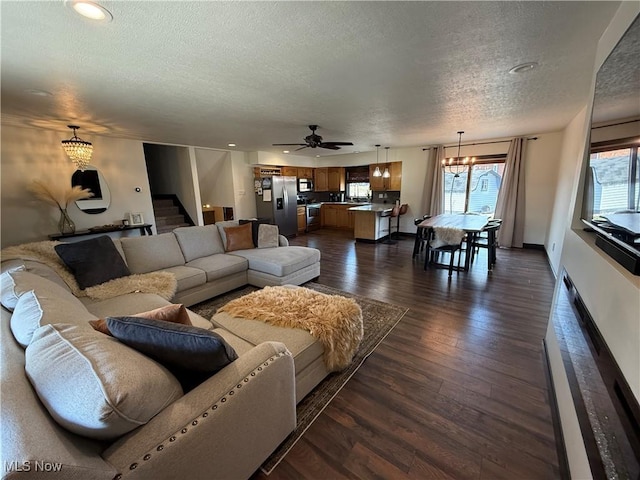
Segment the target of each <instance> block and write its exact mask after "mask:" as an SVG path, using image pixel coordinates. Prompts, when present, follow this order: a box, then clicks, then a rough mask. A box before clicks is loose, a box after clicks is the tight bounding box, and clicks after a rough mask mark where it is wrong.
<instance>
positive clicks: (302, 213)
mask: <svg viewBox="0 0 640 480" xmlns="http://www.w3.org/2000/svg"><path fill="white" fill-rule="evenodd" d="M306 230H307V207H304V206H303V207H298V233H304V232H305V231H306Z"/></svg>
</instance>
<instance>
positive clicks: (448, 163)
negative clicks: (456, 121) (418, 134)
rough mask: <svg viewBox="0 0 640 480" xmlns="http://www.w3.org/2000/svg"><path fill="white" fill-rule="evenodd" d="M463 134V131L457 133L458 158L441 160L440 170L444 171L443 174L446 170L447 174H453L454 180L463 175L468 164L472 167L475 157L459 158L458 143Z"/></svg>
mask: <svg viewBox="0 0 640 480" xmlns="http://www.w3.org/2000/svg"><path fill="white" fill-rule="evenodd" d="M463 133H464V132H463V131H460V132H458V156H457V157H451V158H448V159H445V158H443V159H442V169H443V170H445V172H446V171H447V170H448V171H449V173H452V174H453V177H454V178H458V177H459V176H460V174H461V173H464V172H465V171H466V170H467V167H468V166H469V163H471V164H472V165H473V163H474V162H475V161H476V157H471V158H469V157H464V158H463V157H461V156H460V143H461V142H462V134H463Z"/></svg>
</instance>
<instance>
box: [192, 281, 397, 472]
mask: <svg viewBox="0 0 640 480" xmlns="http://www.w3.org/2000/svg"><path fill="white" fill-rule="evenodd" d="M303 286H304V287H307V288H310V289H312V290H315V291H317V292H320V293H326V294H328V295H342V296H345V297H348V298H353V299H354V300H355V301H356V302H358V305H360V308H361V309H362V320H363V324H364V337H363V338H362V342H361V343H360V347H359V348H358V351H357V352H356V354H355V356H354V358H353V361H352V362H351V365H349V366H348V367H347V368H346V369H344V370H343V371H341V372H336V373H332V374H330V375H328V376H327V377H326V378H325V379H324V380H323V381H322V382H320V384H318V386H317V387H316V388H315V389H314V390H313V391H312V392H311V393H309V395H307V396H306V397H305V398H304V399H303V400H302V401H301V402H300V403H299V404H298V406H297V409H296V413H297V425H296V428H295V430H294V431H293V432H292V433H291V434H290V435H289V436H288V437H287V438H286V439H285V440H284V442H282V443H281V444H280V446H279V447H278V448H277V449H276V450H275V451H274V452H273V453H272V454H271V456H270V457H269V458H268V459H267V460H266V461H265V462H264V463H263V464H262V466H261V467H260V469H261V470H262V472H263V473H264V474H266V475H269V474H270V473H271V472H272V471H273V469H274V468H275V467H276V466H277V465H278V464H279V463H280V462H281V461H282V459H283V458H284V456H285V455H286V454H287V452H288V451H289V450H291V448H292V447H293V446H294V445H295V444H296V442H297V441H298V440H299V439H300V437H302V434H304V432H305V431H306V430H307V429H308V428H309V427H310V426H311V424H312V423H313V421H314V420H315V419H316V418H317V417H318V415H320V413H322V411H323V410H324V409H325V408H326V406H327V405H329V402H330V401H331V400H332V399H333V397H335V396H336V395H337V394H338V392H339V391H340V389H342V387H343V386H344V385H345V384H346V383H347V381H348V380H349V379H350V378H351V377H352V376H353V374H354V373H355V372H356V371H357V370H358V368H359V367H360V365H362V363H363V362H364V361H365V360H366V358H367V357H368V356H369V355H371V353H372V352H373V351H374V350H375V348H376V347H377V346H378V345H379V344H380V342H382V340H384V338H385V337H386V336H387V335H388V334H389V332H391V330H393V327H395V326H396V324H397V323H398V322H399V321H400V320H401V319H402V317H403V316H404V314H405V313H407V310H408V309H407V308H403V307H399V306H397V305H391V304H389V303H384V302H379V301H377V300H373V299H370V298H366V297H361V296H358V295H353V294H351V293H347V292H343V291H341V290H336V289H335V288H331V287H327V286H325V285H321V284H319V283H314V282H309V283H306V284H304V285H303ZM255 290H258V289H257V288H256V287H251V286H247V287H244V288H241V289H239V290H234V291H233V292H229V293H228V294H226V295H222V296H220V297H217V298H214V299H212V300H208V301H206V302H202V303H198V304H196V305H193V306H191V307H189V308H190V309H191V310H193V311H194V312H196V313H198V314H199V315H201V316H203V317H204V318H211V317H212V316H213V314H214V313H216V311H217V309H218V308H220V307H221V306H222V305H224V304H226V303H227V302H229V301H231V300H233V299H235V298H238V297H241V296H243V295H246V294H248V293H251V292H253V291H255Z"/></svg>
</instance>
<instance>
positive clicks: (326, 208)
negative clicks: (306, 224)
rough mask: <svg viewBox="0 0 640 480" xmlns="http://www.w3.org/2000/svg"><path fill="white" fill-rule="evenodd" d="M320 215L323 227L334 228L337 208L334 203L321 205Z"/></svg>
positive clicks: (336, 222)
mask: <svg viewBox="0 0 640 480" xmlns="http://www.w3.org/2000/svg"><path fill="white" fill-rule="evenodd" d="M320 217H321V223H322V226H323V227H332V228H336V227H337V226H338V210H337V209H336V208H335V205H327V204H325V205H322V211H321V216H320Z"/></svg>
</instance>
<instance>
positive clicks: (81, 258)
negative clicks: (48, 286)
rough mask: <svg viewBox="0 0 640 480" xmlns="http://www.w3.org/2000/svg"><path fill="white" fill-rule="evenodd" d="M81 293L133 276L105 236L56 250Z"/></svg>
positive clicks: (63, 246)
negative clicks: (114, 280)
mask: <svg viewBox="0 0 640 480" xmlns="http://www.w3.org/2000/svg"><path fill="white" fill-rule="evenodd" d="M53 248H54V249H55V250H56V253H57V254H58V256H59V257H60V258H61V259H62V261H63V262H64V264H65V265H66V266H67V267H69V270H71V273H73V276H74V277H75V279H76V281H77V282H78V286H79V287H80V288H81V289H85V288H87V287H92V286H94V285H98V284H100V283H104V282H108V281H109V280H113V279H115V278H120V277H126V276H127V275H131V272H130V271H129V267H127V264H126V263H124V259H123V258H122V256H121V255H120V252H118V249H117V248H116V246H115V245H114V243H113V240H112V239H111V237H109V236H108V235H102V236H101V237H97V238H90V239H89V240H82V241H80V242H74V243H61V244H59V245H56V246H55V247H53Z"/></svg>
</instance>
